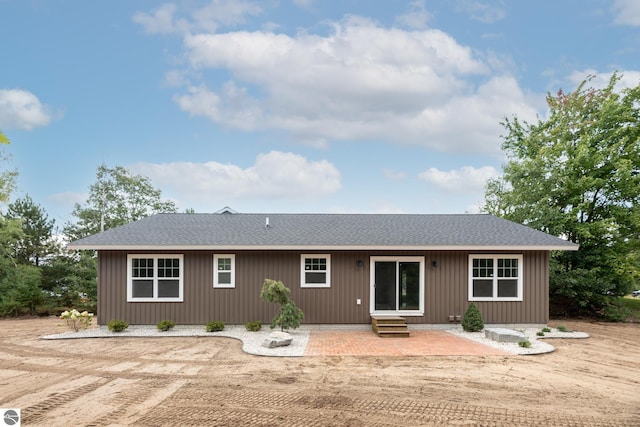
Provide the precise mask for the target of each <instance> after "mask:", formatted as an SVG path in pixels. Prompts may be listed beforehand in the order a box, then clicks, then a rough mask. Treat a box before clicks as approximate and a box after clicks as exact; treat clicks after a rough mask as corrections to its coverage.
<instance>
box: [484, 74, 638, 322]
mask: <svg viewBox="0 0 640 427" xmlns="http://www.w3.org/2000/svg"><path fill="white" fill-rule="evenodd" d="M619 80H620V76H619V75H618V74H613V76H612V77H611V79H610V81H609V84H608V85H607V87H605V88H602V89H594V88H592V87H589V86H588V85H589V82H590V79H587V80H585V81H583V82H582V83H581V84H580V85H579V86H578V88H577V89H576V90H575V91H574V92H570V93H565V92H564V91H562V90H560V91H558V93H557V94H556V95H555V96H552V95H548V96H547V103H548V106H549V114H548V118H546V119H539V120H538V122H537V123H527V122H523V121H521V120H519V119H518V118H517V117H513V118H511V119H506V120H505V121H504V122H503V126H504V128H505V129H506V131H507V132H506V135H504V136H503V146H502V147H503V150H504V151H505V153H506V155H507V158H508V161H507V163H506V164H505V165H504V175H503V177H502V178H501V179H498V180H493V181H490V182H489V183H488V185H487V191H486V204H485V210H486V211H488V212H489V213H493V214H496V215H498V216H502V217H505V218H508V219H510V220H513V221H516V222H519V223H522V224H526V225H528V226H530V227H532V228H535V229H538V230H542V231H545V232H547V233H550V234H553V235H556V236H561V237H564V238H566V239H568V240H570V241H572V242H575V243H578V244H579V245H580V249H579V250H578V251H577V252H558V253H553V254H552V261H551V275H550V292H551V302H552V304H554V305H555V307H556V308H558V307H559V306H561V307H562V308H564V309H566V310H567V311H571V313H572V314H575V313H576V312H581V313H590V314H593V313H604V311H603V310H606V308H607V305H608V304H609V302H610V301H609V299H610V298H609V297H610V296H613V295H622V294H624V293H625V292H627V291H629V289H630V288H631V286H633V285H634V284H637V281H638V277H639V271H640V267H639V265H638V251H639V250H640V85H638V86H636V87H633V88H627V89H623V90H621V91H618V90H616V84H617V83H618V82H619ZM569 309H572V310H569Z"/></svg>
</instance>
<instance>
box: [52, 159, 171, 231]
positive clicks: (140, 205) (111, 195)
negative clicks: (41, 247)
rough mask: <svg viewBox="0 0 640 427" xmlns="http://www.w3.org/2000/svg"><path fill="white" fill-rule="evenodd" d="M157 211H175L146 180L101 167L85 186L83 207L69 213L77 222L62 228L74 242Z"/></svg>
mask: <svg viewBox="0 0 640 427" xmlns="http://www.w3.org/2000/svg"><path fill="white" fill-rule="evenodd" d="M159 212H176V206H175V203H174V202H173V201H170V200H162V198H161V191H160V190H159V189H156V188H154V187H153V186H152V185H151V183H150V182H149V179H148V178H147V177H144V176H142V175H132V174H131V173H130V172H129V171H128V170H127V169H125V168H124V167H122V166H116V167H114V168H109V167H107V166H106V165H105V164H102V165H100V166H99V167H98V170H97V172H96V182H95V183H94V184H92V185H91V186H90V187H89V198H88V199H87V201H86V202H85V204H84V205H80V204H76V205H75V207H74V210H73V213H72V214H73V216H75V217H76V218H77V221H76V222H75V223H73V224H71V223H70V224H67V225H66V226H65V234H66V235H67V236H68V237H69V238H70V240H75V239H79V238H82V237H86V236H89V235H91V234H95V233H98V232H100V231H104V230H107V229H109V228H113V227H118V226H120V225H124V224H127V223H129V222H133V221H137V220H139V219H141V218H144V217H147V216H149V215H152V214H155V213H159Z"/></svg>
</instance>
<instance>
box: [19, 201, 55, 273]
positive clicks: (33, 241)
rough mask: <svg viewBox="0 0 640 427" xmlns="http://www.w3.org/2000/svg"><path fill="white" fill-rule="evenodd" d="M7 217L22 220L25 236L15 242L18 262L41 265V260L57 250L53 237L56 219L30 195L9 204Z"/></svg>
mask: <svg viewBox="0 0 640 427" xmlns="http://www.w3.org/2000/svg"><path fill="white" fill-rule="evenodd" d="M7 218H9V219H15V220H18V221H20V223H21V226H22V231H23V233H24V236H23V238H22V239H20V240H17V241H15V242H14V244H13V247H14V252H15V256H16V258H17V259H18V262H20V263H23V264H28V263H33V264H35V265H36V266H38V265H40V260H41V259H43V258H46V257H47V256H49V255H52V254H54V253H56V252H57V250H56V245H55V243H54V241H53V238H52V231H53V225H54V221H53V220H49V218H48V216H47V213H46V212H45V210H44V209H43V208H42V207H41V206H40V205H37V204H35V203H34V201H33V200H32V199H31V197H29V195H27V196H25V198H24V199H18V200H16V201H14V202H13V203H11V204H9V207H8V209H7Z"/></svg>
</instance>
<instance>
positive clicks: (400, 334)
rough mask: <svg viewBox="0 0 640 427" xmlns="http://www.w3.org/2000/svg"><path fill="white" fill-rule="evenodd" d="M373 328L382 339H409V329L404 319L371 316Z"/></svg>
mask: <svg viewBox="0 0 640 427" xmlns="http://www.w3.org/2000/svg"><path fill="white" fill-rule="evenodd" d="M371 327H372V329H373V332H375V334H376V335H378V336H379V337H382V338H408V337H409V329H408V328H407V321H406V319H405V318H404V317H399V316H371Z"/></svg>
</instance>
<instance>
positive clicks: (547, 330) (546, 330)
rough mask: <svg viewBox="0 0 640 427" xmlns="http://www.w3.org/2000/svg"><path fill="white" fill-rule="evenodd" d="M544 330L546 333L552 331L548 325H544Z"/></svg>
mask: <svg viewBox="0 0 640 427" xmlns="http://www.w3.org/2000/svg"><path fill="white" fill-rule="evenodd" d="M542 332H545V333H547V332H551V329H549V328H547V327H544V328H542Z"/></svg>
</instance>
